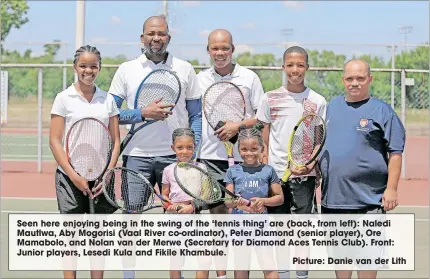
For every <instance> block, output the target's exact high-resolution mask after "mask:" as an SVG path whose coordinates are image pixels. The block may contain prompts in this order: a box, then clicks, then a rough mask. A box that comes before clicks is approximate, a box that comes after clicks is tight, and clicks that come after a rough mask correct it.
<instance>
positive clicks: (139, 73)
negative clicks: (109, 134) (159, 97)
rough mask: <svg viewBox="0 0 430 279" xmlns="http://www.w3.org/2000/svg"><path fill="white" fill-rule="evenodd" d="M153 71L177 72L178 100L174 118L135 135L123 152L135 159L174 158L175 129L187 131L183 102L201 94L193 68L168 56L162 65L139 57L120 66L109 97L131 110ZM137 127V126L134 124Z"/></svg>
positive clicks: (184, 104) (154, 124)
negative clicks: (173, 135) (142, 84)
mask: <svg viewBox="0 0 430 279" xmlns="http://www.w3.org/2000/svg"><path fill="white" fill-rule="evenodd" d="M156 69H167V70H171V71H174V72H176V75H177V76H178V78H179V80H180V82H181V89H182V91H181V96H180V97H179V100H178V103H177V104H176V106H175V108H174V109H173V111H172V112H173V114H172V115H170V116H169V117H168V118H167V119H166V120H164V121H157V122H155V123H152V124H150V125H148V126H146V127H145V128H143V129H142V130H140V131H138V132H137V133H136V134H135V135H134V136H133V138H132V140H131V141H130V143H129V144H128V145H127V147H126V148H125V150H124V152H123V154H124V155H130V156H137V157H155V156H167V155H173V154H174V152H173V151H172V149H171V147H170V146H171V144H172V133H173V131H174V130H175V129H177V128H188V127H189V122H188V111H187V110H186V103H185V100H194V99H199V98H200V96H201V92H200V91H199V90H195V79H196V72H195V70H194V68H193V66H192V65H191V64H190V63H188V62H186V61H184V60H180V59H178V58H175V57H173V56H172V55H170V54H169V55H168V57H167V60H166V62H165V63H163V62H160V63H158V64H155V63H154V62H153V61H151V60H148V59H147V57H146V56H145V55H144V54H142V55H141V56H140V57H138V58H136V59H134V60H131V61H127V62H124V63H122V64H121V65H120V66H119V68H118V70H117V72H116V73H115V76H114V77H113V80H112V83H111V86H110V88H109V93H111V94H113V95H116V96H119V97H121V98H122V99H124V100H125V101H126V102H127V108H129V109H134V100H135V98H136V91H137V89H138V87H139V85H140V83H141V82H142V81H143V79H144V78H145V77H146V76H147V75H148V74H149V73H151V72H152V71H154V70H156ZM136 125H140V124H136Z"/></svg>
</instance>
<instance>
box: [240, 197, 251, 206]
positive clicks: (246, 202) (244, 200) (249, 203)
mask: <svg viewBox="0 0 430 279" xmlns="http://www.w3.org/2000/svg"><path fill="white" fill-rule="evenodd" d="M242 200H243V202H244V203H245V205H246V206H250V205H251V201H250V200H247V199H244V198H242Z"/></svg>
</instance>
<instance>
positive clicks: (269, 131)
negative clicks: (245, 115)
mask: <svg viewBox="0 0 430 279" xmlns="http://www.w3.org/2000/svg"><path fill="white" fill-rule="evenodd" d="M282 68H283V70H284V73H285V75H286V77H287V84H286V85H283V86H281V87H280V88H278V89H275V90H272V91H270V92H267V93H266V94H265V95H264V97H263V99H262V101H261V105H260V107H259V109H258V112H257V118H258V120H259V121H261V122H262V123H263V124H264V128H263V139H264V144H265V147H266V148H265V154H264V158H263V162H264V163H268V164H269V165H271V166H273V167H274V169H275V170H276V173H277V174H278V176H279V177H282V176H283V174H284V172H285V170H286V167H287V162H288V154H287V146H288V140H289V137H290V135H291V133H292V132H293V128H294V126H295V124H296V123H297V122H298V121H299V119H300V118H301V117H302V116H303V115H304V114H308V113H311V112H313V113H316V114H318V115H320V116H321V117H322V118H323V119H325V111H326V100H325V98H324V97H323V96H321V95H320V94H318V93H316V92H315V91H313V90H312V89H311V88H308V87H306V86H305V83H304V80H305V74H306V71H307V70H308V68H309V64H308V54H307V52H306V51H305V50H304V49H303V48H301V47H299V46H293V47H290V48H288V49H287V50H286V51H285V52H284V55H283V66H282ZM314 166H315V162H314V163H312V164H311V165H309V166H307V167H303V168H296V167H292V168H291V172H292V175H291V176H290V179H289V181H288V182H287V183H285V184H284V183H283V185H282V189H283V191H284V196H285V198H284V203H283V204H282V205H281V206H278V207H272V208H269V213H274V214H276V213H277V214H288V213H292V214H313V213H315V212H316V209H317V208H316V206H317V202H316V197H315V188H316V185H317V179H316V175H317V173H316V171H315V169H314ZM296 274H297V278H301V279H305V278H308V272H307V271H297V272H296ZM280 276H281V277H283V276H285V278H289V274H288V272H285V273H284V274H283V273H280Z"/></svg>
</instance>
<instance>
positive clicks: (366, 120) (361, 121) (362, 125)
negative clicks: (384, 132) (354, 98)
mask: <svg viewBox="0 0 430 279" xmlns="http://www.w3.org/2000/svg"><path fill="white" fill-rule="evenodd" d="M367 124H369V120H368V119H365V118H362V119H360V126H361V128H364V127H366V126H367Z"/></svg>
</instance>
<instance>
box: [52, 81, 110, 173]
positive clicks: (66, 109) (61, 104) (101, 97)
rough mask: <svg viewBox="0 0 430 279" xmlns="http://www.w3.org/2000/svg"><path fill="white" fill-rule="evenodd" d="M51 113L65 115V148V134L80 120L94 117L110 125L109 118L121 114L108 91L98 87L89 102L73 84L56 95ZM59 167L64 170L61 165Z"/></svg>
mask: <svg viewBox="0 0 430 279" xmlns="http://www.w3.org/2000/svg"><path fill="white" fill-rule="evenodd" d="M51 114H55V115H59V116H62V117H64V120H65V126H64V127H65V129H64V136H63V143H64V148H65V140H64V139H65V136H66V135H67V132H68V131H69V129H70V128H71V126H72V125H73V124H74V123H75V122H76V121H78V120H81V119H83V118H87V117H93V118H96V119H98V120H99V121H101V122H102V123H103V124H105V125H106V126H107V127H109V118H110V117H112V116H115V115H118V114H119V110H118V108H117V107H116V104H115V100H114V98H113V97H112V96H111V95H110V94H108V93H107V92H106V91H103V90H101V89H100V88H98V87H96V92H95V93H94V96H93V99H92V100H91V102H88V101H87V99H85V98H84V97H83V96H81V95H80V94H79V92H78V91H76V88H75V86H74V85H73V84H72V85H71V86H69V87H68V88H67V89H66V90H64V91H62V92H60V93H58V94H57V96H56V97H55V100H54V103H53V105H52V109H51ZM59 169H60V170H61V171H62V169H61V167H59Z"/></svg>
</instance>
